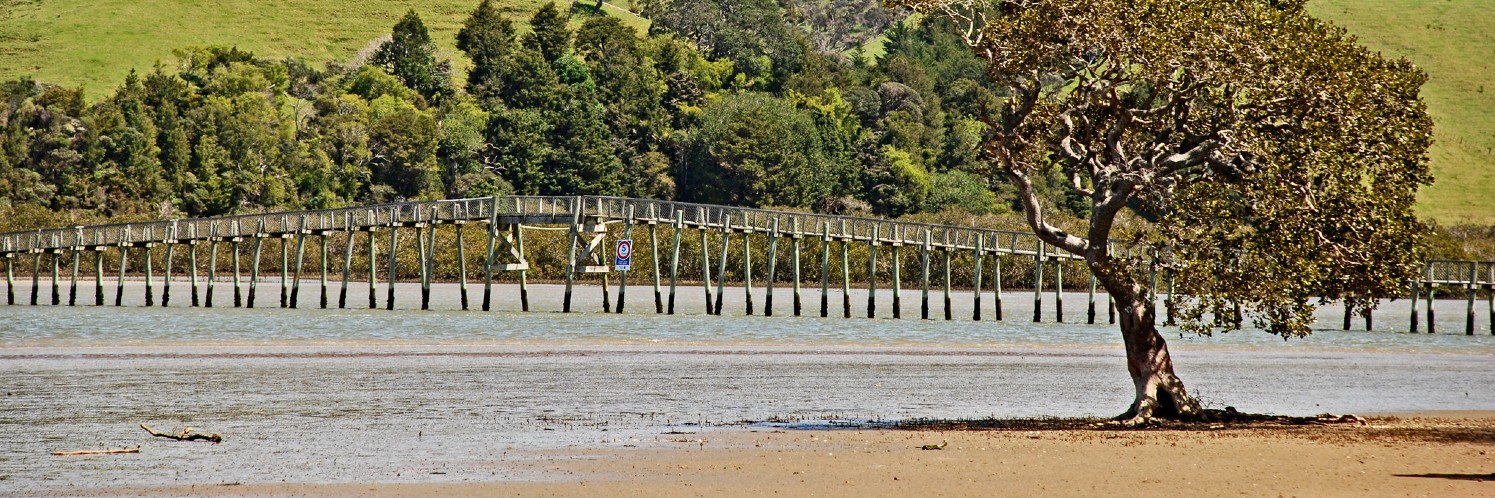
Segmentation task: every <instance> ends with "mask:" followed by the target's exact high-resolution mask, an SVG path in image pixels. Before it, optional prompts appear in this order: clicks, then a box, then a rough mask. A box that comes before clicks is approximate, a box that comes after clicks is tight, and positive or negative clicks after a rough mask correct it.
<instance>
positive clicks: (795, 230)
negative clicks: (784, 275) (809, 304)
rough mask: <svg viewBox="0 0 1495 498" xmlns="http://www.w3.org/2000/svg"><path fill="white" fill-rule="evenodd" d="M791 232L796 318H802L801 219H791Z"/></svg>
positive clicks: (802, 235)
mask: <svg viewBox="0 0 1495 498" xmlns="http://www.w3.org/2000/svg"><path fill="white" fill-rule="evenodd" d="M789 232H790V234H789V240H790V241H791V242H793V244H794V246H793V247H792V248H791V251H790V252H792V256H793V258H794V283H793V286H794V287H793V289H794V316H800V310H801V309H802V308H803V307H802V306H801V302H800V293H799V267H800V264H799V239H801V238H803V237H804V234H801V233H800V232H799V217H793V218H789Z"/></svg>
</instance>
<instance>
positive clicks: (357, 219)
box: [0, 196, 1078, 259]
mask: <svg viewBox="0 0 1495 498" xmlns="http://www.w3.org/2000/svg"><path fill="white" fill-rule="evenodd" d="M630 207H631V208H632V209H633V212H632V213H631V216H632V218H631V219H632V221H634V222H653V223H673V222H674V221H675V220H676V219H677V217H678V219H679V220H680V222H681V224H682V225H683V226H687V227H692V228H718V229H722V228H731V229H736V230H750V231H754V232H768V231H770V230H772V229H773V222H774V221H775V220H777V221H778V222H779V224H780V225H779V227H778V229H779V231H780V232H781V233H785V234H790V233H798V234H800V235H802V236H812V237H813V236H819V237H825V238H829V239H833V240H855V241H872V240H873V238H874V234H875V237H876V239H877V241H878V242H879V243H896V244H903V245H912V246H918V245H922V244H923V243H925V241H926V240H927V241H928V242H929V244H930V245H931V247H934V248H942V249H952V250H964V249H974V248H975V247H976V243H977V239H978V238H979V239H980V243H981V247H982V249H983V250H985V251H990V252H1000V253H1008V254H1026V255H1038V254H1042V255H1043V256H1044V257H1046V258H1049V257H1054V258H1069V259H1077V258H1078V256H1076V255H1072V254H1069V253H1067V252H1063V251H1060V250H1058V249H1057V248H1055V247H1051V246H1048V245H1046V244H1043V243H1041V241H1040V240H1039V239H1038V237H1037V236H1035V235H1033V234H1032V233H1029V232H1021V231H1012V230H1000V229H988V228H977V227H966V226H957V225H942V224H935V223H922V222H910V221H895V220H887V219H881V218H866V217H857V216H842V215H829V214H819V213H804V212H793V211H780V210H772V209H759V208H744V207H732V206H721V205H711V204H694V203H686V202H676V201H663V200H653V199H633V198H625V197H609V196H498V197H479V198H468V199H446V200H431V201H404V202H391V203H383V204H374V205H366V206H349V207H341V208H330V209H318V210H301V211H272V212H264V213H246V214H238V215H230V216H220V217H213V218H180V219H169V220H151V221H141V222H128V223H110V224H104V225H91V226H73V227H59V228H43V229H36V230H24V231H15V232H6V233H0V254H13V253H21V252H35V251H43V250H60V249H69V248H99V247H109V246H119V245H136V244H147V243H170V242H177V241H196V240H233V239H237V238H243V237H253V236H269V235H281V236H284V235H287V234H294V233H303V232H306V233H323V232H327V231H341V230H350V229H357V228H369V227H381V226H391V225H406V224H415V223H430V222H453V221H485V220H490V219H491V218H493V217H494V216H504V215H518V216H531V217H533V216H539V217H547V216H548V217H549V218H548V219H549V220H551V221H559V220H562V219H574V218H575V217H576V216H577V214H578V213H577V211H578V210H580V215H581V216H583V217H588V218H598V219H602V220H603V221H621V220H623V218H624V217H627V216H629V214H630V213H628V212H627V211H626V210H627V209H628V208H630ZM677 213H678V215H677ZM729 225H730V226H729Z"/></svg>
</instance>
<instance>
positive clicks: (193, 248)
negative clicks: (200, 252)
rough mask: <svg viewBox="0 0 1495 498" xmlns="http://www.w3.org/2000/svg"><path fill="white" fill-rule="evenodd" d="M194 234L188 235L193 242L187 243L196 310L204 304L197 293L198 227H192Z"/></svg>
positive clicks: (189, 272)
mask: <svg viewBox="0 0 1495 498" xmlns="http://www.w3.org/2000/svg"><path fill="white" fill-rule="evenodd" d="M192 227H193V228H192V233H190V234H188V235H189V236H190V237H191V238H192V240H191V241H189V242H187V266H188V267H189V268H190V269H189V270H188V272H187V274H188V281H189V282H191V283H192V307H193V308H196V307H197V306H198V305H200V304H202V299H201V296H200V295H199V294H198V292H197V233H196V232H197V228H196V227H197V225H192Z"/></svg>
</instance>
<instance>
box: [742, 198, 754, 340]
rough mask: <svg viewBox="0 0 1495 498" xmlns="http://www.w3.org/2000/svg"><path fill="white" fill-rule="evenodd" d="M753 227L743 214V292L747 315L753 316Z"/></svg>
mask: <svg viewBox="0 0 1495 498" xmlns="http://www.w3.org/2000/svg"><path fill="white" fill-rule="evenodd" d="M752 237H753V229H752V224H751V222H749V221H748V220H747V215H746V214H744V215H743V228H742V294H743V297H744V300H745V301H746V309H747V313H746V314H747V316H753V239H752Z"/></svg>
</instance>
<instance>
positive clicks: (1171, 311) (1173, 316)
mask: <svg viewBox="0 0 1495 498" xmlns="http://www.w3.org/2000/svg"><path fill="white" fill-rule="evenodd" d="M1174 276H1175V273H1174V272H1173V270H1171V269H1170V270H1168V300H1167V301H1164V302H1163V303H1164V304H1163V307H1164V309H1166V310H1167V311H1168V322H1167V323H1164V324H1163V325H1167V326H1169V327H1172V326H1174V325H1178V320H1177V313H1176V309H1175V308H1174V306H1173V277H1174Z"/></svg>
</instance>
